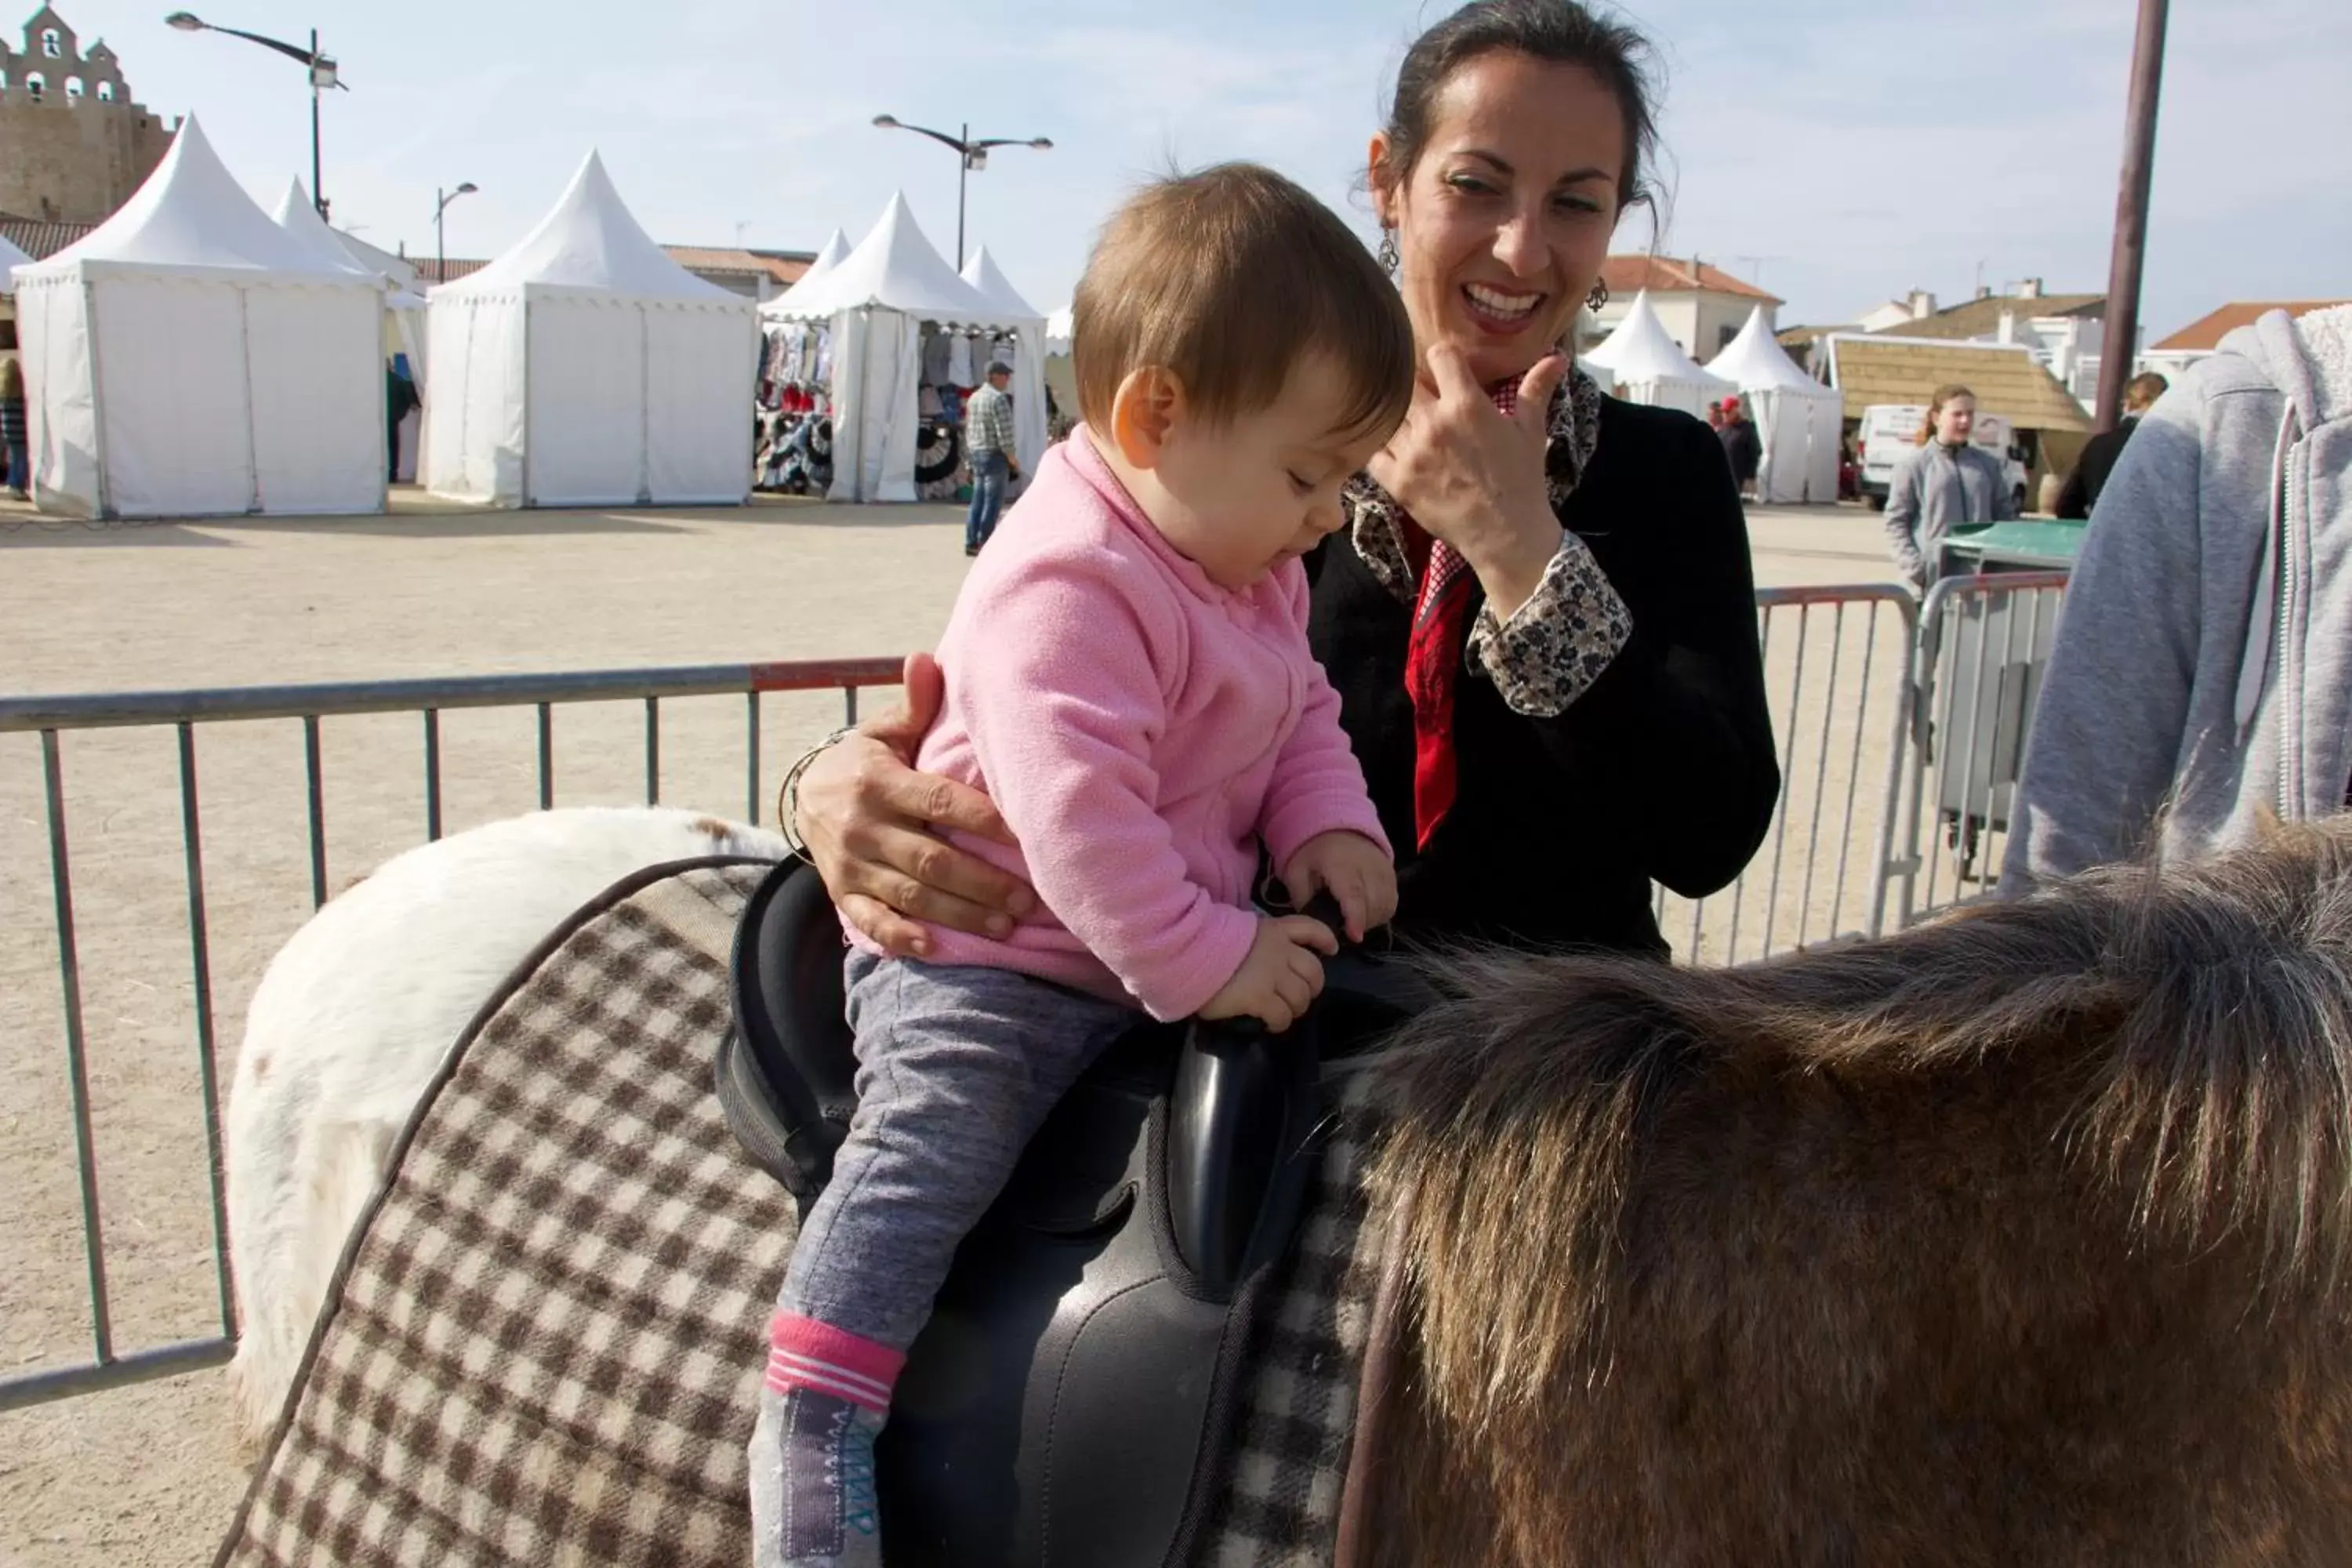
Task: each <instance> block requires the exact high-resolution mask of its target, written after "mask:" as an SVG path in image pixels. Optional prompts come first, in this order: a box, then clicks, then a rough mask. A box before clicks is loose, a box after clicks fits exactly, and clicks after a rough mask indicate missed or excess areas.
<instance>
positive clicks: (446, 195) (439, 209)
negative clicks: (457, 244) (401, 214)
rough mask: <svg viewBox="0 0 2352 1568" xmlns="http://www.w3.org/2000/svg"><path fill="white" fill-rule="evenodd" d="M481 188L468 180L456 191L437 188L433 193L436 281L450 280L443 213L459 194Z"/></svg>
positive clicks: (473, 191) (434, 274)
mask: <svg viewBox="0 0 2352 1568" xmlns="http://www.w3.org/2000/svg"><path fill="white" fill-rule="evenodd" d="M481 188H482V187H481V186H479V185H478V184H474V182H473V181H471V180H467V182H466V183H465V184H461V185H459V186H458V187H457V189H456V190H454V191H443V190H438V189H436V191H434V193H433V281H434V282H436V283H446V282H447V281H449V252H448V251H447V249H446V248H445V247H443V245H442V243H441V215H442V214H443V213H445V212H447V211H448V210H449V204H450V203H451V202H454V201H456V200H457V198H458V197H459V196H470V195H473V194H474V193H475V192H476V191H478V190H480V189H481Z"/></svg>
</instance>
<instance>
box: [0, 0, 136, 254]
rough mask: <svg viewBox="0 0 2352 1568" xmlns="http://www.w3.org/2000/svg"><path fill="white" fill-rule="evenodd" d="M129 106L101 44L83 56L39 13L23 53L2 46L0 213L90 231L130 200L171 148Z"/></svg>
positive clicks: (66, 32) (46, 12)
mask: <svg viewBox="0 0 2352 1568" xmlns="http://www.w3.org/2000/svg"><path fill="white" fill-rule="evenodd" d="M177 128H178V127H177V124H176V122H174V123H173V124H172V125H165V124H164V123H163V121H162V120H161V119H160V118H159V117H157V116H155V115H152V114H150V113H149V112H148V111H147V110H146V107H145V106H144V105H142V104H139V103H134V102H132V101H131V89H130V88H129V86H127V85H126V84H125V83H124V81H123V79H122V68H121V62H119V61H118V60H117V59H116V58H115V56H114V51H113V50H112V49H110V48H108V47H106V45H105V43H104V42H102V41H100V42H93V43H92V44H91V45H90V47H89V52H88V53H87V54H85V53H84V52H83V51H82V48H81V43H80V40H79V39H78V38H77V37H75V36H74V30H73V28H72V27H70V26H68V25H67V23H66V20H65V18H64V17H62V16H58V14H57V12H56V11H55V10H53V9H52V8H50V7H49V6H47V5H44V6H42V7H41V8H40V9H39V10H37V11H36V12H34V13H33V16H32V18H31V19H30V20H29V21H27V22H26V24H25V34H24V47H22V48H21V49H13V48H10V47H8V45H7V44H6V42H5V41H0V213H5V214H10V215H13V216H17V217H23V218H33V219H37V220H40V221H43V222H47V223H98V222H100V221H102V220H103V219H105V218H106V217H107V216H109V215H110V214H111V213H112V212H113V211H114V209H115V208H117V207H119V206H121V205H122V204H123V203H124V202H126V201H128V200H130V199H131V192H133V191H135V190H137V189H138V188H139V186H140V184H141V183H142V181H144V180H145V179H146V178H147V176H148V175H149V174H152V173H153V172H154V169H155V165H156V164H157V163H161V162H162V161H163V153H164V152H165V150H166V149H167V148H169V147H170V146H171V144H172V134H173V131H175V130H176V129H177Z"/></svg>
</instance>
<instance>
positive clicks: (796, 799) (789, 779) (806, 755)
mask: <svg viewBox="0 0 2352 1568" xmlns="http://www.w3.org/2000/svg"><path fill="white" fill-rule="evenodd" d="M856 733H857V726H856V725H855V724H845V725H844V726H843V727H842V728H840V729H838V730H835V731H834V732H833V733H832V734H830V735H827V736H826V737H825V738H824V740H822V741H819V742H817V743H816V744H815V745H814V746H811V747H810V748H809V749H808V750H807V751H805V752H802V753H801V754H800V757H799V760H798V761H796V762H794V763H793V765H792V766H791V767H789V768H786V769H785V770H784V777H783V781H782V783H781V784H777V785H776V831H777V832H778V833H779V834H781V835H782V837H783V840H784V847H785V848H787V849H790V850H791V851H792V852H793V855H794V857H796V858H799V859H802V860H805V861H807V862H808V864H810V865H812V866H814V865H815V864H816V862H815V861H814V860H812V859H810V858H809V852H808V842H807V840H805V839H803V837H801V830H800V827H799V816H800V807H801V795H800V790H801V775H802V774H803V773H806V772H808V765H809V764H810V763H813V762H814V761H816V759H817V757H818V756H819V755H820V754H821V753H823V752H828V751H831V750H832V749H833V748H834V747H835V746H837V745H839V744H840V743H841V742H843V741H844V740H845V739H847V738H848V737H849V736H851V735H855V734H856Z"/></svg>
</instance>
